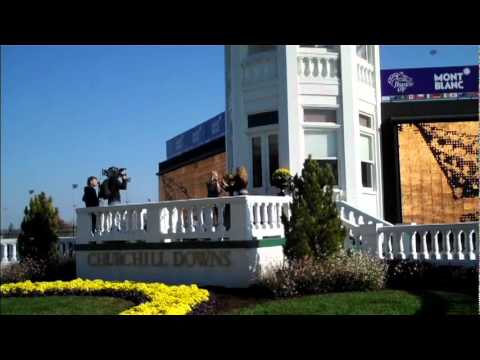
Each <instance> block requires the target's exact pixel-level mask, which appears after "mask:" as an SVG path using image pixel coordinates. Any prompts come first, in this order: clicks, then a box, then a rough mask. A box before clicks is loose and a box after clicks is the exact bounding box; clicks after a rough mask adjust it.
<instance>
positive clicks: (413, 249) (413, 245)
mask: <svg viewBox="0 0 480 360" xmlns="http://www.w3.org/2000/svg"><path fill="white" fill-rule="evenodd" d="M407 237H408V234H407ZM406 256H407V258H409V259H412V260H417V259H418V253H417V232H415V231H414V232H413V234H412V236H411V237H410V249H409V250H408V252H407V253H406Z"/></svg>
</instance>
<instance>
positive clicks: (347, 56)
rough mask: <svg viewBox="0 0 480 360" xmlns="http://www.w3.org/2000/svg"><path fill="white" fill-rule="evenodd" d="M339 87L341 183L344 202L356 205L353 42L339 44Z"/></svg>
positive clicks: (358, 182)
mask: <svg viewBox="0 0 480 360" xmlns="http://www.w3.org/2000/svg"><path fill="white" fill-rule="evenodd" d="M340 63H341V65H340V67H341V84H342V86H341V88H342V120H343V124H342V129H343V145H344V147H343V153H344V158H343V166H344V171H343V172H342V174H343V176H342V177H343V183H344V184H345V196H346V201H347V202H348V203H350V204H352V205H354V206H356V205H358V204H357V201H358V196H359V193H360V188H361V166H360V159H359V158H358V156H357V152H356V151H352V149H358V148H359V145H360V144H359V142H360V125H359V122H358V121H359V120H358V114H359V108H358V100H357V99H358V94H357V91H358V86H357V54H356V45H341V46H340Z"/></svg>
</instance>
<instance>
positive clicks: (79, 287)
mask: <svg viewBox="0 0 480 360" xmlns="http://www.w3.org/2000/svg"><path fill="white" fill-rule="evenodd" d="M49 295H70V296H72V295H90V296H92V295H95V296H117V297H122V298H125V299H128V300H131V301H133V302H134V303H135V304H137V305H136V306H134V307H132V308H130V309H127V310H125V311H123V312H122V313H120V315H185V314H188V313H190V312H191V311H192V310H193V309H194V308H195V307H196V306H197V305H199V304H201V303H203V302H204V301H207V300H208V299H209V293H208V291H207V290H204V289H199V288H198V287H197V286H196V285H190V286H186V285H180V286H168V285H165V284H161V283H138V282H132V281H123V282H111V281H103V280H83V279H76V280H72V281H52V282H34V283H32V282H31V281H24V282H20V283H13V284H2V285H1V286H0V296H2V297H18V296H49Z"/></svg>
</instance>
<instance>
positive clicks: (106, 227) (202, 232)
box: [77, 196, 291, 244]
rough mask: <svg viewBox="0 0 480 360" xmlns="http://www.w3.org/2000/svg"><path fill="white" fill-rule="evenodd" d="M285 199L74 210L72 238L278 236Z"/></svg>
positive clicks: (251, 198) (215, 200) (233, 199)
mask: <svg viewBox="0 0 480 360" xmlns="http://www.w3.org/2000/svg"><path fill="white" fill-rule="evenodd" d="M290 201H291V198H290V197H288V196H285V197H281V196H234V197H219V198H204V199H190V200H176V201H162V202H159V203H148V204H138V205H119V206H109V207H96V208H83V209H77V215H78V236H77V243H79V244H81V243H88V242H91V241H95V242H105V241H129V242H135V241H146V242H174V241H182V240H185V239H199V240H219V241H225V240H227V241H228V240H253V239H263V238H267V237H283V236H284V229H283V224H282V220H281V215H282V213H283V214H286V215H287V216H288V215H289V203H290ZM92 214H93V215H95V216H96V228H95V231H94V232H92Z"/></svg>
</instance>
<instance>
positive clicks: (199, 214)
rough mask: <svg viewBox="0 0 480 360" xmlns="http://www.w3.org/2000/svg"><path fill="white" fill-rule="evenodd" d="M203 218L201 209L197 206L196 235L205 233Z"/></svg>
mask: <svg viewBox="0 0 480 360" xmlns="http://www.w3.org/2000/svg"><path fill="white" fill-rule="evenodd" d="M203 218H204V215H203V207H202V206H201V205H199V206H198V207H197V230H196V231H197V232H198V233H202V232H204V231H205V228H204V224H203Z"/></svg>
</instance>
